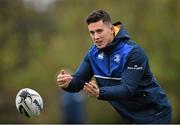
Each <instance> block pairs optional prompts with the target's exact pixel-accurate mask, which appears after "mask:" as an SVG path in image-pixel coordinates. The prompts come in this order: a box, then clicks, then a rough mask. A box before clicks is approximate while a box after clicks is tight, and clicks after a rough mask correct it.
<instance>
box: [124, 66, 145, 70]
mask: <svg viewBox="0 0 180 125" xmlns="http://www.w3.org/2000/svg"><path fill="white" fill-rule="evenodd" d="M127 69H134V70H142V69H143V67H142V66H140V67H138V65H134V66H133V67H129V66H128V67H127Z"/></svg>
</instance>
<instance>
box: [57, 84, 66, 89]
mask: <svg viewBox="0 0 180 125" xmlns="http://www.w3.org/2000/svg"><path fill="white" fill-rule="evenodd" d="M58 86H59V87H61V88H63V87H66V86H67V84H61V85H58Z"/></svg>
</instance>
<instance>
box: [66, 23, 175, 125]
mask: <svg viewBox="0 0 180 125" xmlns="http://www.w3.org/2000/svg"><path fill="white" fill-rule="evenodd" d="M119 24H120V23H116V24H114V27H115V28H116V29H117V28H118V29H119V30H118V31H117V33H116V36H115V38H114V40H113V41H112V42H111V44H109V45H108V46H107V47H105V48H103V49H98V48H97V47H96V46H95V44H93V45H92V46H91V48H90V49H89V51H88V52H87V53H86V55H85V57H84V59H83V60H82V62H81V64H80V65H79V67H78V68H77V70H76V72H75V73H74V74H73V79H72V80H71V82H70V84H69V86H68V87H67V88H65V89H64V90H66V91H69V92H79V91H80V90H82V89H83V86H84V84H85V82H89V81H90V80H91V79H92V77H93V76H94V77H95V79H96V82H97V84H98V86H99V92H100V95H99V98H98V99H99V100H106V101H108V102H109V103H110V104H111V105H112V106H113V107H114V108H115V110H116V111H117V112H118V113H119V114H120V115H121V116H122V117H123V118H125V119H126V120H128V121H129V122H130V123H150V122H152V121H155V120H157V119H159V118H161V117H163V116H166V115H167V114H169V113H171V112H172V111H171V106H170V103H169V101H168V99H167V96H166V94H165V92H164V90H163V89H162V88H161V87H160V85H159V84H158V82H157V80H156V79H155V77H154V76H153V74H152V72H151V70H150V67H149V64H148V58H147V55H146V53H145V52H144V50H143V49H142V48H141V47H140V46H139V45H137V44H136V43H135V42H133V41H132V40H131V39H130V37H129V35H128V33H127V32H126V30H125V29H124V27H123V26H122V25H119ZM118 26H119V27H118Z"/></svg>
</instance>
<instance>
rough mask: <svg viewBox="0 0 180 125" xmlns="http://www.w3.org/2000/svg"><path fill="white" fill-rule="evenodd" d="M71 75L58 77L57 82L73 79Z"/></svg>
mask: <svg viewBox="0 0 180 125" xmlns="http://www.w3.org/2000/svg"><path fill="white" fill-rule="evenodd" d="M71 79H72V77H71V76H67V77H63V78H57V82H66V81H68V80H71Z"/></svg>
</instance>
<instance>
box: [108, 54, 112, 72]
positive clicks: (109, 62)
mask: <svg viewBox="0 0 180 125" xmlns="http://www.w3.org/2000/svg"><path fill="white" fill-rule="evenodd" d="M107 57H108V74H110V64H111V63H110V61H111V60H110V54H109V53H107Z"/></svg>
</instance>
